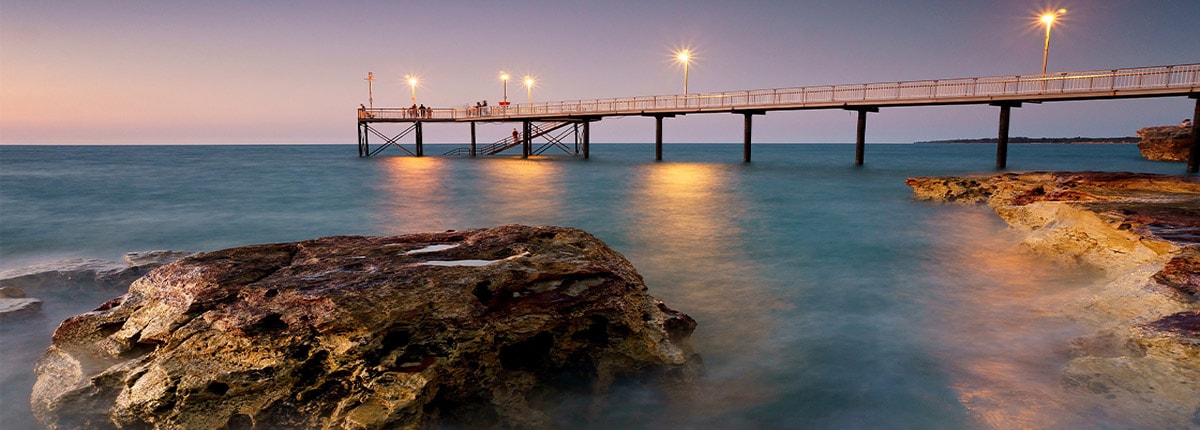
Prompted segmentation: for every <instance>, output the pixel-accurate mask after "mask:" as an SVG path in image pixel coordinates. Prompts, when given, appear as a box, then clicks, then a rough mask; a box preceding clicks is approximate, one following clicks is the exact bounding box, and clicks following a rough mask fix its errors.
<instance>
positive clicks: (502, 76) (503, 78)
mask: <svg viewBox="0 0 1200 430" xmlns="http://www.w3.org/2000/svg"><path fill="white" fill-rule="evenodd" d="M500 80H501V81H504V100H502V101H500V106H504V105H507V104H508V73H504V72H500Z"/></svg>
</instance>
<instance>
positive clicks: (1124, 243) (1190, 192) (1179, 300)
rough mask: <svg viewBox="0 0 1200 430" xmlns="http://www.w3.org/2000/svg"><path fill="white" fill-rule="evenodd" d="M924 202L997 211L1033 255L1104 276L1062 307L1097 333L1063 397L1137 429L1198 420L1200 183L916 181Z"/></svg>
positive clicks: (1015, 178)
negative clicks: (1127, 419) (1122, 419)
mask: <svg viewBox="0 0 1200 430" xmlns="http://www.w3.org/2000/svg"><path fill="white" fill-rule="evenodd" d="M907 182H908V185H909V186H910V187H912V188H913V191H914V197H915V198H916V199H918V200H929V201H939V202H955V203H978V202H987V204H988V205H990V206H992V207H993V208H994V209H995V211H996V213H997V214H999V215H1000V216H1001V217H1002V218H1003V219H1004V220H1005V221H1006V222H1007V223H1008V224H1009V225H1011V226H1013V227H1014V228H1016V229H1018V230H1021V231H1024V232H1025V239H1024V244H1026V245H1027V246H1028V247H1029V249H1031V250H1033V251H1034V252H1038V253H1040V254H1042V255H1045V256H1046V257H1048V258H1054V259H1059V260H1061V261H1063V262H1064V263H1068V264H1084V265H1088V266H1092V267H1096V268H1099V269H1101V270H1104V271H1105V273H1107V275H1108V276H1107V279H1106V280H1105V282H1104V284H1103V285H1098V286H1096V287H1095V288H1094V289H1093V291H1090V292H1089V293H1088V294H1087V295H1085V296H1082V297H1078V298H1077V299H1075V300H1074V301H1072V302H1070V303H1064V304H1063V307H1062V311H1063V312H1064V313H1066V314H1067V315H1069V316H1071V317H1073V318H1075V319H1077V320H1080V321H1081V322H1085V323H1087V324H1089V325H1091V326H1093V327H1096V328H1097V330H1098V331H1097V332H1096V334H1094V335H1092V336H1087V337H1083V338H1079V339H1076V340H1075V341H1074V342H1073V343H1072V345H1071V346H1070V349H1071V351H1072V354H1073V356H1074V357H1075V358H1074V359H1072V360H1071V362H1070V363H1069V364H1068V366H1067V368H1066V369H1065V370H1064V371H1063V379H1062V382H1063V386H1064V387H1066V388H1067V389H1068V390H1070V391H1071V392H1073V393H1076V394H1077V395H1079V396H1081V397H1084V398H1087V399H1089V400H1088V401H1089V402H1090V403H1091V404H1094V405H1102V407H1103V410H1107V411H1112V412H1114V413H1117V414H1119V415H1120V416H1123V417H1130V423H1131V425H1135V426H1149V427H1153V428H1177V427H1186V426H1187V425H1188V424H1187V423H1191V424H1196V421H1194V420H1196V419H1200V313H1198V312H1197V311H1198V310H1200V303H1198V302H1197V299H1200V295H1198V294H1197V293H1198V291H1200V178H1196V177H1192V176H1169V175H1154V174H1135V173H1108V172H1051V173H1046V172H1034V173H1021V174H1017V173H1012V174H1002V175H996V176H991V177H966V178H959V177H944V178H909V179H908V181H907Z"/></svg>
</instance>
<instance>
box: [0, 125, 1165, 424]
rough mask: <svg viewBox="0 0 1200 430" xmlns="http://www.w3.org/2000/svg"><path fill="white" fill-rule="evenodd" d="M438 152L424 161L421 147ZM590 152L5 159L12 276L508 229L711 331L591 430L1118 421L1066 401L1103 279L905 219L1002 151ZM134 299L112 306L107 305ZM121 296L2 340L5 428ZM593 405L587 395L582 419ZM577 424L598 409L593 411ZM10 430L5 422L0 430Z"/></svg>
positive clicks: (25, 151) (933, 218) (112, 149)
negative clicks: (617, 270) (630, 280)
mask: <svg viewBox="0 0 1200 430" xmlns="http://www.w3.org/2000/svg"><path fill="white" fill-rule="evenodd" d="M445 149H449V146H446V147H444V148H443V147H441V146H438V145H429V146H428V147H427V148H426V153H427V154H440V153H441V152H443V151H444V150H445ZM741 150H742V148H741V146H740V145H690V144H676V145H667V146H666V147H665V155H664V157H665V161H662V162H655V161H653V153H654V148H653V146H652V145H593V147H592V151H591V159H589V160H582V159H578V158H573V157H566V156H551V157H535V158H533V159H529V160H522V159H518V158H482V159H470V158H444V157H423V158H414V157H407V156H402V155H403V154H402V153H400V152H391V153H385V154H381V156H377V157H374V158H368V159H362V158H358V157H356V153H355V148H354V146H353V145H338V146H333V145H330V146H299V145H297V146H151V147H147V146H107V147H105V146H96V147H91V146H89V147H30V146H4V147H0V266H2V267H0V268H12V267H18V266H23V265H27V264H31V263H34V262H41V261H46V260H53V259H58V258H69V257H83V258H103V259H109V260H118V261H119V260H120V258H121V255H122V254H123V253H125V252H129V251H144V250H154V249H173V250H187V251H207V250H215V249H221V248H226V247H233V246H240V245H248V244H254V243H264V242H280V241H296V240H303V239H308V238H313V237H320V236H329V235H340V234H368V235H387V234H402V233H412V232H422V231H440V230H447V229H465V228H474V227H487V226H495V225H501V224H509V223H522V224H554V225H563V226H570V227H578V228H582V229H584V230H587V231H589V232H591V233H592V234H594V235H596V236H597V237H599V238H600V239H602V240H604V241H605V242H607V243H608V244H609V245H610V246H612V247H613V248H614V249H616V250H618V251H620V252H621V253H623V254H624V255H625V256H626V257H627V258H629V259H630V260H631V261H632V262H633V264H634V266H635V267H637V268H638V270H639V271H640V272H641V274H642V275H643V276H644V277H645V279H646V283H647V285H649V287H650V292H651V294H653V295H654V296H655V297H658V298H660V299H662V300H664V301H665V302H666V303H667V304H668V305H670V306H671V307H673V308H676V309H679V310H681V311H684V312H686V313H688V314H690V315H692V316H693V317H694V318H695V319H696V320H697V321H698V322H699V327H698V328H697V330H696V332H695V335H694V337H693V341H694V343H695V346H696V348H697V349H698V350H699V352H700V353H701V355H702V356H703V358H704V361H705V363H706V367H707V373H706V375H705V376H704V378H703V380H702V381H701V382H700V384H699V386H698V387H697V390H696V391H695V392H693V393H691V394H690V395H684V396H679V395H675V396H663V395H660V394H661V393H655V392H649V391H646V390H644V389H643V388H639V387H633V386H630V387H625V386H622V387H618V388H616V389H614V391H613V392H611V393H610V394H609V395H608V397H607V398H606V399H605V400H606V404H607V405H608V407H607V408H605V409H604V412H602V413H601V414H600V416H592V417H589V418H587V419H586V420H585V421H583V422H579V420H584V419H583V418H580V417H579V416H578V415H579V414H578V410H577V409H580V408H574V409H572V408H571V406H570V405H571V404H572V401H571V400H568V401H564V406H563V408H564V411H563V412H562V414H561V417H560V419H561V420H562V424H563V425H564V426H566V425H583V424H586V425H585V426H587V427H593V428H614V427H625V428H661V427H667V426H676V427H684V428H830V429H833V428H837V429H844V428H864V429H865V428H921V429H930V428H1015V427H1025V428H1063V427H1079V426H1082V427H1090V426H1106V425H1110V424H1112V423H1114V422H1115V423H1120V422H1121V417H1116V418H1115V421H1111V422H1110V421H1102V420H1101V418H1099V417H1100V416H1102V415H1103V414H1102V413H1097V412H1096V411H1087V410H1086V408H1081V407H1077V405H1072V404H1070V402H1069V401H1067V400H1065V399H1064V398H1063V397H1062V396H1061V393H1059V389H1058V385H1057V378H1058V372H1059V371H1061V369H1062V366H1063V365H1064V364H1065V363H1066V360H1067V356H1066V353H1065V344H1066V341H1067V340H1068V339H1070V338H1071V337H1074V336H1078V335H1081V334H1085V333H1087V329H1088V328H1087V327H1080V326H1076V325H1075V324H1074V323H1072V322H1071V321H1068V320H1066V319H1065V318H1062V317H1059V316H1057V315H1056V314H1055V312H1054V311H1053V309H1054V307H1055V303H1058V301H1059V300H1061V298H1062V297H1064V296H1066V295H1070V294H1072V293H1076V292H1078V291H1079V290H1080V289H1081V288H1084V287H1086V286H1088V285H1089V284H1090V283H1092V282H1095V281H1096V279H1097V278H1096V275H1095V274H1094V273H1091V272H1088V271H1084V270H1079V269H1068V268H1063V267H1057V266H1054V265H1053V264H1051V263H1046V262H1043V261H1040V260H1039V259H1037V258H1034V257H1032V256H1029V255H1026V254H1024V253H1022V252H1020V248H1019V246H1018V245H1017V238H1016V236H1015V234H1014V233H1012V232H1009V231H1007V230H1006V227H1005V226H1004V224H1003V223H1002V222H1001V221H1000V220H999V219H998V218H997V217H996V216H994V215H993V214H991V212H990V210H989V209H987V208H983V207H962V206H946V205H936V204H930V203H923V202H914V201H913V200H912V199H911V195H912V193H911V190H910V189H908V188H907V187H906V186H905V184H904V179H905V178H906V177H910V176H934V175H961V174H969V173H993V172H994V169H993V168H992V165H993V163H994V160H995V148H994V146H991V145H933V144H928V145H868V146H867V151H866V165H864V166H854V165H853V156H854V147H853V145H840V144H839V145H833V144H831V145H765V144H764V145H757V146H755V147H754V154H753V157H754V161H753V162H752V163H742V162H741V155H742V154H741ZM1008 166H1009V168H1010V169H1012V170H1109V171H1142V172H1159V173H1171V174H1181V173H1183V171H1184V166H1183V165H1182V164H1179V163H1156V162H1149V161H1145V160H1142V159H1141V158H1140V156H1139V154H1138V151H1137V148H1136V147H1135V146H1132V145H1011V146H1010V148H1009V160H1008ZM118 293H119V292H118ZM112 295H113V293H111V292H98V293H87V294H75V295H73V296H72V299H69V300H68V299H62V300H59V301H56V302H51V301H49V300H48V301H47V304H46V308H45V310H44V312H43V316H42V317H40V318H36V319H33V320H22V321H23V322H12V321H2V322H0V324H2V325H0V342H2V345H0V351H2V352H0V354H3V360H4V362H3V365H4V366H3V369H2V370H0V372H3V375H2V376H3V388H2V389H0V408H2V409H0V412H2V413H3V416H4V420H5V423H6V425H5V426H4V427H5V428H23V427H34V426H35V425H34V424H33V422H32V418H31V417H30V415H29V414H30V413H29V408H28V399H29V387H30V386H31V385H32V381H33V376H32V362H33V360H34V359H35V358H36V357H37V356H38V355H40V353H41V352H42V351H43V350H44V348H45V347H46V346H47V345H48V343H49V334H50V331H51V330H52V329H53V327H54V326H55V325H57V322H58V321H61V320H62V319H63V318H65V317H67V316H69V315H73V314H76V313H80V312H84V311H87V310H89V309H92V308H94V307H95V306H97V305H98V304H100V303H102V302H103V301H105V300H107V299H108V298H111V296H112ZM591 401H592V399H579V400H578V403H580V404H588V403H590V402H591ZM581 408H582V409H586V405H585V406H583V407H581ZM10 426H11V427H10Z"/></svg>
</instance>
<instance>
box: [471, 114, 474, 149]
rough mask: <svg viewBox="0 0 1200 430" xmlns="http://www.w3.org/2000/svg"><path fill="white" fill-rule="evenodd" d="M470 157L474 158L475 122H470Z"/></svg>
mask: <svg viewBox="0 0 1200 430" xmlns="http://www.w3.org/2000/svg"><path fill="white" fill-rule="evenodd" d="M471 156H472V157H474V156H475V121H471Z"/></svg>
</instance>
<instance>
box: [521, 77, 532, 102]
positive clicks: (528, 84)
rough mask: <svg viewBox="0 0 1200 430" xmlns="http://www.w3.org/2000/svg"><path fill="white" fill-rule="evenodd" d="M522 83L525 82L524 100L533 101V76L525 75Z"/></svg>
mask: <svg viewBox="0 0 1200 430" xmlns="http://www.w3.org/2000/svg"><path fill="white" fill-rule="evenodd" d="M522 83H523V84H525V99H526V100H525V102H526V103H533V84H534V80H533V76H529V75H525V78H524V82H522Z"/></svg>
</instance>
